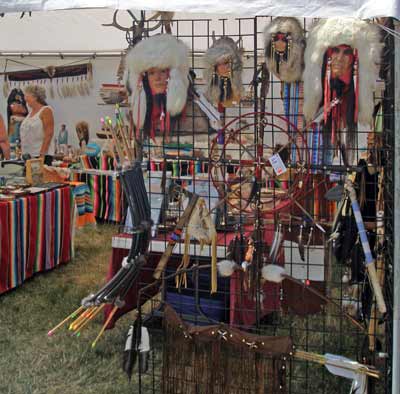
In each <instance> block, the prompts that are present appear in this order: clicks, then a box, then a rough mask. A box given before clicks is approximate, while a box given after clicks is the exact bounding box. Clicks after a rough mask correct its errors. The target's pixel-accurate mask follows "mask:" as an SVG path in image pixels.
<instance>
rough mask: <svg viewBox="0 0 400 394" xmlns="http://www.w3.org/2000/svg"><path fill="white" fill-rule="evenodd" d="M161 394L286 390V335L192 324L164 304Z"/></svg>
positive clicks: (259, 393) (261, 393)
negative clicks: (253, 332) (278, 335)
mask: <svg viewBox="0 0 400 394" xmlns="http://www.w3.org/2000/svg"><path fill="white" fill-rule="evenodd" d="M164 331H165V336H166V338H165V342H164V352H163V367H162V393H163V394H245V393H246V394H253V393H254V394H276V393H285V392H286V387H285V375H286V365H285V360H286V359H287V357H289V356H290V355H291V352H292V340H291V338H290V337H269V336H260V335H255V334H250V333H248V332H245V331H241V330H239V329H236V328H233V327H230V326H226V325H224V324H218V325H212V326H193V325H188V324H186V323H185V322H183V321H182V319H181V318H180V317H179V316H178V314H177V313H176V312H175V311H174V310H173V309H172V308H171V307H170V306H168V305H167V306H166V307H165V311H164Z"/></svg>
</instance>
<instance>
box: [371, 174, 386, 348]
mask: <svg viewBox="0 0 400 394" xmlns="http://www.w3.org/2000/svg"><path fill="white" fill-rule="evenodd" d="M383 178H384V172H383V168H382V170H381V171H380V174H379V186H378V198H377V203H376V236H377V239H376V245H377V247H376V250H377V253H376V269H377V276H378V281H379V284H380V286H381V287H383V286H384V280H385V261H384V256H383V247H384V246H383V245H384V242H385V224H384V214H385V213H384V203H383ZM377 324H378V316H377V311H376V297H374V298H373V300H372V305H371V313H370V318H369V325H368V343H369V350H370V351H371V352H374V351H375V348H376V333H377V328H378V327H377ZM383 327H384V324H382V328H383Z"/></svg>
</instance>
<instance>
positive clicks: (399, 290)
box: [392, 25, 400, 393]
mask: <svg viewBox="0 0 400 394" xmlns="http://www.w3.org/2000/svg"><path fill="white" fill-rule="evenodd" d="M397 27H398V25H397V26H396V30H397V31H398V28H397ZM394 42H395V44H394V45H395V53H394V61H395V67H394V70H395V71H394V79H395V81H394V82H395V84H394V105H395V107H394V109H395V111H394V113H395V123H394V149H395V150H394V190H395V193H394V234H393V235H394V255H393V265H394V267H393V269H394V278H393V352H392V354H393V356H392V357H393V358H392V364H393V375H392V393H397V392H398V388H399V387H400V351H399V349H400V237H399V234H400V159H399V158H400V94H399V92H400V43H399V40H398V39H395V40H394ZM396 387H397V388H396Z"/></svg>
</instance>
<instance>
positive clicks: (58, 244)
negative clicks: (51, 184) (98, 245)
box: [0, 187, 74, 294]
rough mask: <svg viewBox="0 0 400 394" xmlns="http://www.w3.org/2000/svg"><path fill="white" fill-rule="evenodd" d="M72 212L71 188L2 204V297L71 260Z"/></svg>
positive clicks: (0, 268) (0, 256) (0, 277)
mask: <svg viewBox="0 0 400 394" xmlns="http://www.w3.org/2000/svg"><path fill="white" fill-rule="evenodd" d="M73 210H74V201H73V198H72V193H71V189H70V188H69V187H62V188H60V189H55V190H51V191H48V192H46V193H41V194H37V195H32V196H27V197H22V198H18V199H16V200H14V201H4V202H0V229H1V230H0V236H1V250H0V294H1V293H3V292H5V291H7V290H10V289H13V288H15V287H17V286H19V285H21V284H22V283H23V282H24V281H25V280H26V279H28V278H30V277H31V276H32V275H33V274H35V273H36V272H41V271H46V270H50V269H53V268H54V267H56V266H57V265H59V264H62V263H67V262H68V261H69V260H70V259H71V257H72V227H73V221H72V217H73Z"/></svg>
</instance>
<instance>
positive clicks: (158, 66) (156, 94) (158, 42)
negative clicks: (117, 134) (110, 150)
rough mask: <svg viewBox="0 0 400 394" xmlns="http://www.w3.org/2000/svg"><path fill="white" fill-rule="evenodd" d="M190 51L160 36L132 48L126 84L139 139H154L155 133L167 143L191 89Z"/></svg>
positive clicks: (175, 40) (174, 40)
mask: <svg viewBox="0 0 400 394" xmlns="http://www.w3.org/2000/svg"><path fill="white" fill-rule="evenodd" d="M188 58H189V49H188V47H187V46H186V45H185V44H184V43H183V42H182V41H180V40H177V39H176V38H175V37H173V36H171V35H169V34H159V35H155V36H152V37H149V38H146V39H145V40H143V41H141V42H139V43H138V44H137V45H135V46H134V47H133V48H130V49H129V51H128V53H127V56H126V63H127V72H126V73H125V74H126V75H125V81H126V85H127V88H128V91H130V92H131V95H132V120H133V124H134V126H135V128H136V138H137V139H139V137H140V130H141V129H143V132H144V136H150V138H151V139H154V138H155V135H156V130H158V129H159V130H160V133H161V134H162V135H164V136H165V137H166V138H167V139H168V135H169V133H170V131H171V130H170V129H171V120H172V118H175V117H178V116H179V115H180V114H181V113H182V112H183V111H184V108H185V105H186V101H187V90H188V87H189V79H188V74H189V63H188Z"/></svg>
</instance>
